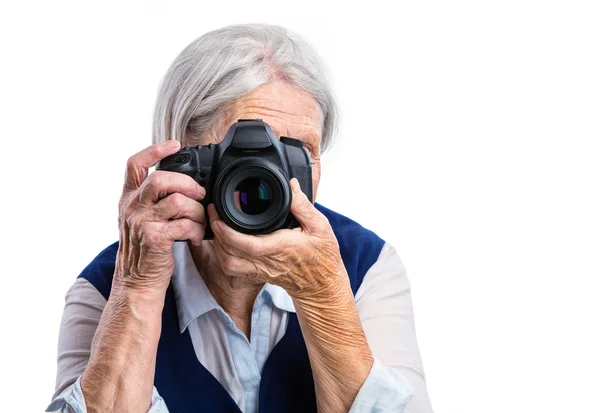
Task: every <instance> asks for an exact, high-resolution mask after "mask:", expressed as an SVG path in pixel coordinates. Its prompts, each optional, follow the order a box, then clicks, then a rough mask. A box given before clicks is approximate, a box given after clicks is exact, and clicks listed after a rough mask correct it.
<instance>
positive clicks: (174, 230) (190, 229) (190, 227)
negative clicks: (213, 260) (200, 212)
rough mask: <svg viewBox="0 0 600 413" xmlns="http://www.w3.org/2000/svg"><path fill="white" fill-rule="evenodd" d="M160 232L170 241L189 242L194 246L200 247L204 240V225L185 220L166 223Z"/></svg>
mask: <svg viewBox="0 0 600 413" xmlns="http://www.w3.org/2000/svg"><path fill="white" fill-rule="evenodd" d="M162 231H163V234H164V235H165V236H166V237H167V238H168V239H169V240H171V241H186V240H189V241H190V242H191V243H192V245H194V246H200V245H201V244H202V240H203V239H204V225H202V224H199V223H198V222H195V221H192V220H191V219H187V218H181V219H175V220H173V221H169V222H167V223H166V224H164V226H163V228H162Z"/></svg>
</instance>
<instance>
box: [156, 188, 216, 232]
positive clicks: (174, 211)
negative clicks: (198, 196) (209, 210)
mask: <svg viewBox="0 0 600 413" xmlns="http://www.w3.org/2000/svg"><path fill="white" fill-rule="evenodd" d="M180 218H187V219H191V220H192V221H194V222H198V223H199V224H202V225H204V226H206V217H205V215H204V206H202V204H201V203H200V202H198V201H196V200H195V199H192V198H188V197H187V196H185V195H183V194H181V193H179V192H176V193H174V194H170V195H168V196H166V197H165V198H163V199H161V200H160V201H158V203H157V204H156V206H155V207H154V208H153V219H154V220H156V221H167V220H169V219H180Z"/></svg>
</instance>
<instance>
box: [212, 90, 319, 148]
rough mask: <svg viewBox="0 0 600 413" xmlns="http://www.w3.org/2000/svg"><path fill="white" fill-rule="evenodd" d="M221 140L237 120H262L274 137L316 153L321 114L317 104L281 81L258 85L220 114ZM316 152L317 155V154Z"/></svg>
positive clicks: (302, 92) (307, 94)
mask: <svg viewBox="0 0 600 413" xmlns="http://www.w3.org/2000/svg"><path fill="white" fill-rule="evenodd" d="M224 118H225V119H223V123H222V128H221V129H224V130H223V131H221V137H220V139H222V137H223V135H222V134H223V133H224V132H225V131H226V130H227V128H228V127H229V126H231V124H233V123H234V122H235V121H237V120H238V119H256V118H259V119H262V121H263V122H265V123H267V124H268V125H269V126H270V127H271V129H272V130H273V132H274V133H275V135H276V136H277V137H280V136H289V137H292V138H296V139H300V140H302V141H304V143H305V144H306V146H307V148H308V149H309V151H310V152H311V153H315V151H318V150H319V147H320V145H321V140H322V123H323V115H322V112H321V108H320V106H319V104H318V103H317V101H316V100H315V99H314V98H313V97H312V96H311V95H310V94H309V93H307V92H305V91H304V90H302V89H299V88H296V87H293V86H290V85H288V84H287V83H283V82H273V83H268V84H265V85H261V86H259V87H258V88H256V89H254V90H253V91H252V92H250V93H249V94H247V95H246V96H243V97H242V98H240V99H238V100H236V101H235V102H234V103H233V104H232V105H231V106H230V107H229V108H228V109H227V111H226V113H225V114H224ZM317 153H318V152H317Z"/></svg>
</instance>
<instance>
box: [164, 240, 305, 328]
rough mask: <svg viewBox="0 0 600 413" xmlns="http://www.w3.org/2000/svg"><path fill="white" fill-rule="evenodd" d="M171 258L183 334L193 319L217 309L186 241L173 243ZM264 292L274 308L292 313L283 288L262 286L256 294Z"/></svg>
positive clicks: (217, 305)
mask: <svg viewBox="0 0 600 413" xmlns="http://www.w3.org/2000/svg"><path fill="white" fill-rule="evenodd" d="M173 258H174V259H175V270H174V272H173V278H172V281H173V291H174V292H175V302H176V304H177V316H178V319H179V332H180V333H183V332H184V331H185V329H186V328H187V327H188V326H189V325H190V323H191V322H192V321H193V320H194V319H195V318H197V317H200V316H202V315H204V314H206V313H208V312H209V311H211V310H218V309H220V308H221V307H220V306H219V304H217V302H216V301H215V299H214V297H213V296H212V294H211V293H210V290H209V289H208V287H207V286H206V284H205V283H204V280H203V279H202V277H201V276H200V273H199V272H198V269H197V268H196V264H195V263H194V260H193V258H192V253H191V252H190V249H189V247H188V245H187V243H186V242H176V243H175V244H174V245H173ZM265 292H266V293H268V294H269V295H270V296H271V301H272V302H273V305H275V307H277V308H280V309H281V310H284V311H288V312H296V309H295V308H294V303H293V302H292V298H291V297H290V295H289V294H288V293H287V292H286V291H285V290H284V289H283V288H281V287H278V286H276V285H272V284H265V287H264V288H263V289H262V291H261V292H260V293H261V294H263V293H265Z"/></svg>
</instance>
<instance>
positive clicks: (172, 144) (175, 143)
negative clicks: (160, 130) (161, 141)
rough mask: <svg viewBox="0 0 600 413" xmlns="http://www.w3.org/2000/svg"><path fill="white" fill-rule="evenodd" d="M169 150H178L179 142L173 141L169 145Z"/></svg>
mask: <svg viewBox="0 0 600 413" xmlns="http://www.w3.org/2000/svg"><path fill="white" fill-rule="evenodd" d="M168 145H169V148H178V147H179V141H177V140H175V139H171V140H170V141H169V143H168Z"/></svg>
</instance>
